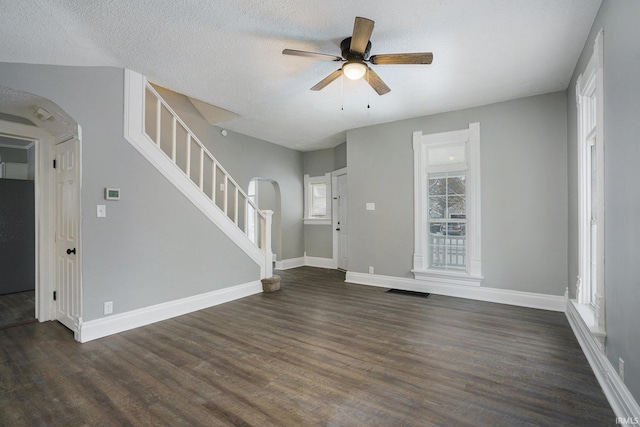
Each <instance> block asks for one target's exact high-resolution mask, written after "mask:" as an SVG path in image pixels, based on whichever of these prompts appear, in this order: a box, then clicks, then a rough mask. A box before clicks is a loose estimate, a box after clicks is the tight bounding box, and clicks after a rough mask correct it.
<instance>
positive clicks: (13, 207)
mask: <svg viewBox="0 0 640 427" xmlns="http://www.w3.org/2000/svg"><path fill="white" fill-rule="evenodd" d="M35 232H36V230H35V199H34V188H33V181H24V180H17V179H0V295H4V294H10V293H13V292H23V291H32V290H33V289H35V285H36V265H35V255H36V237H35V234H36V233H35Z"/></svg>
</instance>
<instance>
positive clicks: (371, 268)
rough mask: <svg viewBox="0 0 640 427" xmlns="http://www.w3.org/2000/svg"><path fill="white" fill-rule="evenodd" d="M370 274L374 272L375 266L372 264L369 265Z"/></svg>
mask: <svg viewBox="0 0 640 427" xmlns="http://www.w3.org/2000/svg"><path fill="white" fill-rule="evenodd" d="M369 274H373V266H372V265H370V266H369Z"/></svg>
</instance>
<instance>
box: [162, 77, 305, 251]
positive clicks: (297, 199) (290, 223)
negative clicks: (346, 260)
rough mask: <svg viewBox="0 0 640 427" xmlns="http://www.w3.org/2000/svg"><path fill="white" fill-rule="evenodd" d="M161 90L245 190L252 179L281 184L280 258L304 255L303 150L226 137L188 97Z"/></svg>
mask: <svg viewBox="0 0 640 427" xmlns="http://www.w3.org/2000/svg"><path fill="white" fill-rule="evenodd" d="M159 92H160V94H161V95H162V97H163V98H165V100H166V101H167V102H168V103H169V105H171V108H173V109H174V110H175V111H176V113H178V115H179V116H180V118H182V119H183V120H184V122H185V123H186V124H187V126H189V127H190V128H191V130H192V131H193V132H194V133H195V134H196V136H198V138H199V139H200V140H201V141H202V143H203V144H205V145H206V146H207V148H208V149H209V151H211V153H212V154H213V155H214V156H215V158H216V159H217V160H218V161H219V162H220V163H221V164H222V165H223V166H224V168H225V169H226V170H227V171H228V172H229V173H230V174H231V176H232V177H233V179H235V180H236V181H237V182H238V184H239V185H240V186H242V188H243V189H244V191H247V188H248V186H249V181H251V179H253V178H263V179H269V180H273V181H276V182H277V183H278V185H279V187H280V195H281V203H282V211H281V213H282V217H281V218H280V220H281V226H282V251H281V253H278V257H281V258H282V259H288V258H297V257H301V256H302V255H303V254H304V234H303V229H302V213H303V209H304V207H303V203H302V202H303V196H302V194H303V183H302V175H303V172H302V153H300V152H299V151H296V150H291V149H289V148H285V147H282V146H279V145H275V144H271V143H269V142H266V141H262V140H259V139H256V138H252V137H249V136H246V135H242V134H238V133H235V132H231V131H228V135H227V136H226V137H223V136H222V135H221V134H220V131H221V130H222V128H220V127H217V126H211V125H210V124H209V123H208V122H207V121H206V120H205V119H204V118H203V117H202V115H201V114H200V113H199V112H198V110H197V109H196V108H195V107H194V106H193V104H191V102H190V101H189V100H188V99H187V98H186V97H185V96H183V95H181V94H178V93H175V92H172V91H169V90H166V89H163V88H159Z"/></svg>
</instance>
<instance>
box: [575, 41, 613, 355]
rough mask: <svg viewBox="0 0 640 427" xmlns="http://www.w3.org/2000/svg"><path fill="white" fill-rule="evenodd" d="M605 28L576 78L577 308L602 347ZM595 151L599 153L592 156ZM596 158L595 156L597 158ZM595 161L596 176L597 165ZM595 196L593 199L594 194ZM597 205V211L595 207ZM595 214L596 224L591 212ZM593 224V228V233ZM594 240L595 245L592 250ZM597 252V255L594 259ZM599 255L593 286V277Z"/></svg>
mask: <svg viewBox="0 0 640 427" xmlns="http://www.w3.org/2000/svg"><path fill="white" fill-rule="evenodd" d="M603 37H604V33H603V30H602V29H601V30H600V31H599V32H598V34H597V36H596V38H595V41H594V48H593V54H592V56H591V58H590V59H589V63H588V64H587V66H586V67H585V70H584V72H583V73H582V74H581V75H580V76H578V78H577V81H576V113H577V121H578V129H577V131H578V140H577V150H578V156H577V157H578V277H577V280H576V299H575V300H572V303H573V304H574V306H575V308H576V309H577V311H578V313H579V314H580V316H581V317H582V319H583V321H584V322H585V324H586V325H587V326H588V327H589V330H590V331H591V333H592V335H593V336H594V337H595V338H596V339H597V342H598V343H599V345H600V347H601V349H603V348H604V340H605V337H606V328H605V316H604V312H605V297H604V295H605V274H604V269H605V264H604V257H605V254H604V239H605V235H604V231H605V230H604V217H605V212H604V198H605V195H604V188H605V187H604V148H605V140H604V117H603V112H604V75H603V70H604V68H603V59H604V44H603ZM594 155H595V159H594V158H593V157H594ZM594 160H595V161H594ZM594 166H595V180H593V175H592V173H593V167H594ZM594 196H595V201H594V200H593V199H594ZM594 209H595V212H594ZM594 215H595V224H593V223H592V218H593V217H594ZM594 230H595V233H594ZM593 246H595V250H593V249H594V248H593ZM594 257H595V260H594ZM594 261H595V278H594V279H595V286H594V280H592V277H591V276H592V275H593V274H592V273H593V267H594V265H593V262H594Z"/></svg>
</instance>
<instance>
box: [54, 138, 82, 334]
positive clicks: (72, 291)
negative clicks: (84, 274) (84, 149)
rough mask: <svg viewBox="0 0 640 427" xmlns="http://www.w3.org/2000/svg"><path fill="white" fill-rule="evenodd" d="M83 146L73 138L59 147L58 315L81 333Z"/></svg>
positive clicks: (57, 176) (57, 219) (56, 148)
mask: <svg viewBox="0 0 640 427" xmlns="http://www.w3.org/2000/svg"><path fill="white" fill-rule="evenodd" d="M79 161H80V146H79V142H78V140H77V139H75V138H74V139H70V140H68V141H65V142H62V143H60V144H58V145H56V147H55V168H56V169H55V174H56V225H55V230H56V234H55V236H56V267H55V268H56V283H55V287H56V289H55V300H56V305H57V315H56V318H57V319H58V321H60V323H62V324H63V325H65V326H66V327H67V328H69V329H71V330H72V331H74V332H76V333H77V332H78V323H79V320H80V316H81V312H80V309H81V292H80V278H79V267H80V265H79V264H80V263H79V259H78V257H79V249H80V248H79V247H78V245H79V243H80V238H79V233H80V226H79V219H80V164H79Z"/></svg>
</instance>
